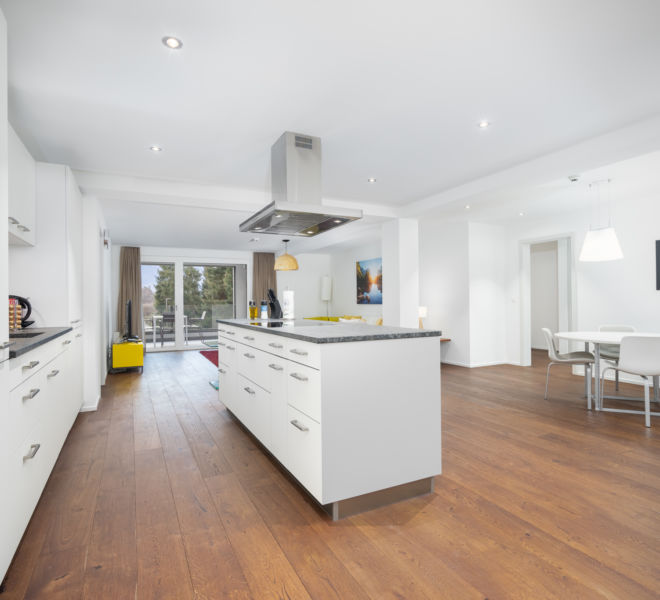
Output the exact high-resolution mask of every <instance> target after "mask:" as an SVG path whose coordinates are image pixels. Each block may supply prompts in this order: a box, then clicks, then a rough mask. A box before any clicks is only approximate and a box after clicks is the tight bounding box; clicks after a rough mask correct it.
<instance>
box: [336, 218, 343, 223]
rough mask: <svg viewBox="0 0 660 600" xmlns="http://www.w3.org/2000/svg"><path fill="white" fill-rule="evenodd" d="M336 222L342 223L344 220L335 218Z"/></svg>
mask: <svg viewBox="0 0 660 600" xmlns="http://www.w3.org/2000/svg"><path fill="white" fill-rule="evenodd" d="M334 222H335V223H342V220H341V219H334Z"/></svg>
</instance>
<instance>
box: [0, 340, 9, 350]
mask: <svg viewBox="0 0 660 600" xmlns="http://www.w3.org/2000/svg"><path fill="white" fill-rule="evenodd" d="M9 346H11V342H3V343H2V344H0V350H6V349H7V348H9Z"/></svg>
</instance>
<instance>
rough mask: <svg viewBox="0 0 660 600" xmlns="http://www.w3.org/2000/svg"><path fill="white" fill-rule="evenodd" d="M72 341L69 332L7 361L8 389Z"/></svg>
mask: <svg viewBox="0 0 660 600" xmlns="http://www.w3.org/2000/svg"><path fill="white" fill-rule="evenodd" d="M71 343H72V333H71V332H69V333H67V334H65V335H62V336H60V337H58V338H55V339H54V340H52V341H50V342H48V343H47V344H44V345H43V346H39V347H38V348H36V349H34V350H32V351H31V352H27V353H26V354H23V355H22V356H18V357H17V358H12V359H11V360H10V361H9V389H10V390H12V389H14V388H15V387H16V386H17V385H20V384H21V383H22V382H23V381H27V379H28V378H29V377H31V376H33V375H34V374H35V373H36V372H37V371H39V369H41V368H42V367H43V366H44V365H45V364H46V363H49V362H50V361H51V360H53V359H54V358H55V357H56V356H57V355H58V354H60V353H61V352H63V351H64V350H66V349H68V348H69V346H70V345H71Z"/></svg>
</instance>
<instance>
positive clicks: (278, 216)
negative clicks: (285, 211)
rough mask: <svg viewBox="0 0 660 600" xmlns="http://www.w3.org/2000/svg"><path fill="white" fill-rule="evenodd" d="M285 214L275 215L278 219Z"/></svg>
mask: <svg viewBox="0 0 660 600" xmlns="http://www.w3.org/2000/svg"><path fill="white" fill-rule="evenodd" d="M283 216H284V215H275V217H277V218H278V219H281V218H282V217H283Z"/></svg>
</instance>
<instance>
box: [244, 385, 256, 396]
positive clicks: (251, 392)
mask: <svg viewBox="0 0 660 600" xmlns="http://www.w3.org/2000/svg"><path fill="white" fill-rule="evenodd" d="M243 389H244V390H245V391H246V392H247V393H248V394H252V395H253V396H254V395H255V394H256V393H257V392H255V391H254V390H253V389H250V388H249V387H244V388H243Z"/></svg>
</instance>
